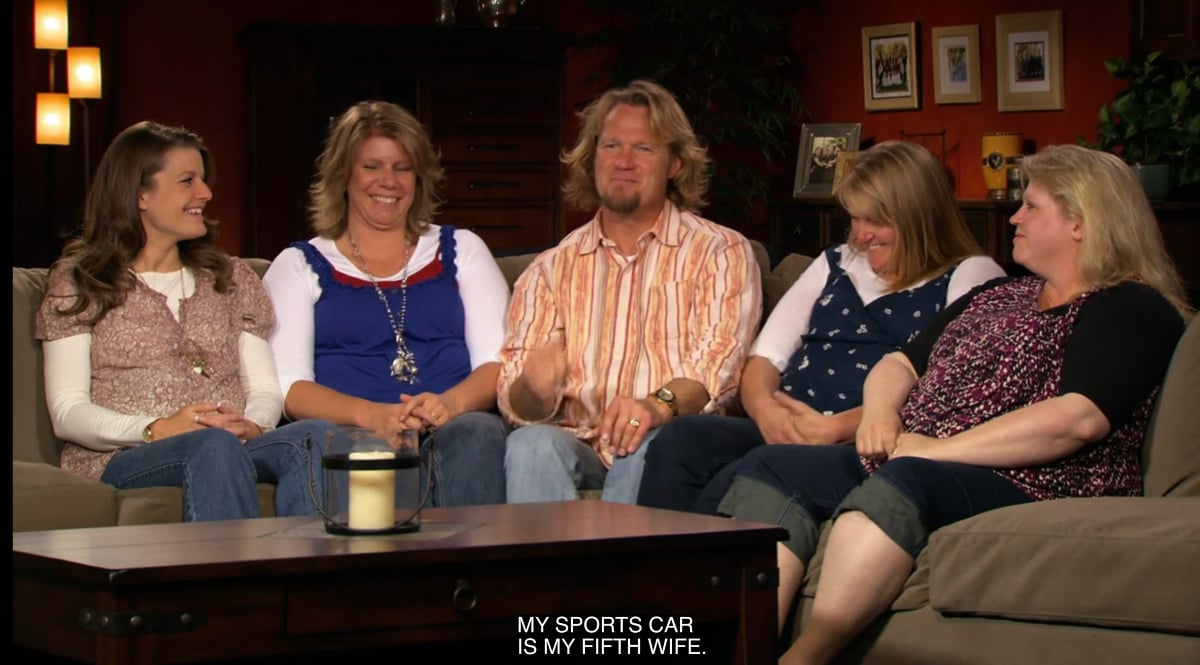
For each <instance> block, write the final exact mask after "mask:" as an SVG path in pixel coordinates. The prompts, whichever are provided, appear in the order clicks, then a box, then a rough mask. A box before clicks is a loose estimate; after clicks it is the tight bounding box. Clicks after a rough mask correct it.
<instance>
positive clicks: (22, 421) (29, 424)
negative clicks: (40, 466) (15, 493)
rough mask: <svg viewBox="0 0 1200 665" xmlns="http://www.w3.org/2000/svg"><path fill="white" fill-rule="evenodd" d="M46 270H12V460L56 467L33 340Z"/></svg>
mask: <svg viewBox="0 0 1200 665" xmlns="http://www.w3.org/2000/svg"><path fill="white" fill-rule="evenodd" d="M46 276H47V270H46V269H45V268H13V301H12V316H13V326H12V327H13V335H12V345H13V353H12V363H13V371H12V381H13V383H12V399H13V403H12V404H13V410H12V430H13V433H12V441H13V459H14V460H23V461H26V462H44V463H46V464H52V465H54V466H58V456H59V453H60V452H61V451H62V442H61V441H59V440H58V439H57V438H55V436H54V429H53V427H52V426H51V425H50V413H49V412H48V411H47V410H46V390H45V385H44V384H43V382H42V345H41V343H39V342H38V341H37V340H36V339H34V337H33V319H34V312H36V311H37V308H38V305H40V304H41V302H42V293H43V292H44V291H45V290H46Z"/></svg>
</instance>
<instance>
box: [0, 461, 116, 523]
mask: <svg viewBox="0 0 1200 665" xmlns="http://www.w3.org/2000/svg"><path fill="white" fill-rule="evenodd" d="M116 524H117V490H116V489H115V488H113V487H112V486H110V485H105V484H103V483H99V482H96V481H94V480H88V479H87V478H84V477H82V476H78V475H76V474H74V473H71V472H70V471H64V470H62V469H60V468H58V467H57V466H52V465H50V464H43V463H41V462H22V461H19V460H13V531H40V530H43V529H76V528H83V527H94V526H115V525H116Z"/></svg>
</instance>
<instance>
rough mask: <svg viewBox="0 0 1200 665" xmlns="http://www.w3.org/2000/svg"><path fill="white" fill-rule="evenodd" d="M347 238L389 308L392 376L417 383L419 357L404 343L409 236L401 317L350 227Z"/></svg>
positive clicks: (401, 274)
mask: <svg viewBox="0 0 1200 665" xmlns="http://www.w3.org/2000/svg"><path fill="white" fill-rule="evenodd" d="M346 240H347V241H348V242H349V243H350V249H351V250H352V251H353V252H354V258H355V259H356V260H357V261H358V265H359V267H360V268H362V271H363V272H364V273H366V275H367V279H369V280H371V286H373V287H375V295H377V296H379V302H382V303H383V307H384V309H386V310H387V317H388V324H389V325H390V326H391V327H392V332H393V333H394V334H395V337H396V359H395V360H393V361H392V367H391V371H392V376H393V377H395V378H396V380H397V381H400V382H402V383H415V382H416V380H417V357H416V356H415V355H413V352H412V351H409V350H408V345H407V344H405V343H404V322H405V320H406V319H407V317H408V260H409V258H410V255H409V251H408V238H407V237H405V239H404V268H403V269H402V270H401V272H400V316H399V317H397V316H396V315H395V313H393V312H392V306H391V304H390V303H388V299H387V296H385V295H384V294H383V289H381V288H379V281H378V280H376V279H375V275H372V274H371V271H370V270H368V269H367V261H366V259H364V258H363V255H362V252H361V251H359V249H358V243H356V242H354V236H352V235H350V229H346Z"/></svg>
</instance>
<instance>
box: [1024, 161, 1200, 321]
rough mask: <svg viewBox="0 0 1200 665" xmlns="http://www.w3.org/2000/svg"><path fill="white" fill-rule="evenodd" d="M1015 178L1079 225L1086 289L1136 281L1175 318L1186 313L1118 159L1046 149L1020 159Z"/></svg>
mask: <svg viewBox="0 0 1200 665" xmlns="http://www.w3.org/2000/svg"><path fill="white" fill-rule="evenodd" d="M1021 175H1022V178H1023V179H1024V180H1025V181H1026V183H1028V182H1030V181H1035V182H1037V183H1038V184H1039V185H1041V186H1042V187H1043V188H1044V189H1045V190H1046V191H1047V192H1049V194H1050V195H1051V196H1052V197H1054V200H1055V201H1057V202H1058V205H1059V206H1061V207H1062V210H1063V214H1065V215H1066V216H1067V217H1069V218H1071V219H1077V220H1080V221H1081V222H1082V223H1083V228H1084V233H1083V240H1082V242H1081V244H1080V258H1079V262H1080V272H1081V273H1082V275H1083V279H1084V281H1085V282H1086V284H1087V286H1088V287H1089V288H1091V287H1097V286H1112V285H1114V284H1119V283H1120V282H1127V281H1132V282H1141V283H1143V284H1146V285H1147V286H1150V287H1152V288H1153V289H1154V290H1156V291H1158V292H1159V293H1161V294H1162V296H1163V297H1164V298H1166V299H1167V300H1168V301H1170V302H1171V304H1172V305H1174V306H1175V309H1177V310H1179V313H1180V314H1181V315H1183V316H1184V317H1187V316H1189V315H1190V313H1191V311H1192V308H1191V306H1190V305H1188V303H1187V298H1186V297H1184V291H1183V283H1182V281H1181V280H1180V278H1179V273H1177V272H1176V271H1175V266H1174V264H1172V263H1171V259H1170V257H1169V256H1167V252H1166V249H1164V247H1163V240H1162V232H1161V231H1160V230H1159V227H1158V221H1157V219H1156V218H1155V216H1154V211H1153V210H1152V209H1151V208H1150V201H1149V199H1147V198H1146V193H1145V191H1144V190H1143V189H1142V186H1141V185H1140V184H1139V183H1138V180H1137V176H1136V175H1134V173H1133V170H1132V169H1130V168H1129V166H1128V165H1127V164H1125V162H1123V161H1121V159H1120V158H1119V157H1117V156H1116V155H1113V154H1112V153H1108V152H1102V151H1100V150H1092V149H1089V148H1084V147H1083V146H1078V145H1052V146H1048V147H1046V148H1044V149H1043V150H1041V151H1040V152H1038V153H1037V154H1036V155H1030V156H1027V157H1025V158H1024V159H1023V160H1022V161H1021Z"/></svg>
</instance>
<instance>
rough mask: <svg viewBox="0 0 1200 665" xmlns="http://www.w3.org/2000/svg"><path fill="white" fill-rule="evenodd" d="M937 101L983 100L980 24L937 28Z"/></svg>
mask: <svg viewBox="0 0 1200 665" xmlns="http://www.w3.org/2000/svg"><path fill="white" fill-rule="evenodd" d="M932 39H933V101H934V102H936V103H938V104H978V103H979V88H980V85H979V26H978V25H951V26H946V27H941V28H934V29H933V37H932Z"/></svg>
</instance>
